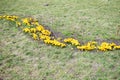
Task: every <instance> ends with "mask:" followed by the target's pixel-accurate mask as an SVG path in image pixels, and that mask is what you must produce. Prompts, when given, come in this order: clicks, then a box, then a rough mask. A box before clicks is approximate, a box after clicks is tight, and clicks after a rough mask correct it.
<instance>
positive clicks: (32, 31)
mask: <svg viewBox="0 0 120 80" xmlns="http://www.w3.org/2000/svg"><path fill="white" fill-rule="evenodd" d="M0 19H5V20H8V21H12V22H15V23H16V25H17V26H18V27H20V28H21V29H22V31H23V32H25V33H28V34H29V35H31V36H32V38H33V39H34V40H42V41H43V42H44V43H45V44H50V45H54V46H59V47H66V46H67V43H70V44H71V45H74V46H75V47H77V49H79V50H82V51H92V50H100V51H111V50H120V45H116V44H115V43H107V42H102V43H101V44H100V45H98V44H97V42H95V41H90V42H88V43H86V44H84V45H81V44H80V42H79V41H78V40H76V39H74V38H65V39H58V38H57V39H56V38H54V36H52V34H51V31H49V30H47V29H45V27H44V26H42V25H40V24H39V23H38V21H37V20H36V19H33V18H22V19H21V18H20V17H18V16H14V15H12V16H9V15H3V16H0Z"/></svg>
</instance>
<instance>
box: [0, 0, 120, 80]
mask: <svg viewBox="0 0 120 80" xmlns="http://www.w3.org/2000/svg"><path fill="white" fill-rule="evenodd" d="M119 4H120V0H0V15H4V14H6V15H18V16H20V17H33V18H36V19H37V20H38V21H39V23H41V24H43V25H46V26H48V27H49V28H50V29H51V30H53V31H55V32H59V33H61V34H62V36H65V37H75V38H77V39H78V40H79V41H80V42H87V41H93V40H96V41H104V40H105V41H108V42H109V41H113V42H116V43H117V44H119V45H120V30H119V34H118V35H117V34H116V32H117V30H118V25H120V18H119V17H120V5H119ZM119 57H120V50H116V51H107V52H101V51H97V52H94V51H91V52H90V51H79V50H73V48H72V46H68V47H67V48H58V47H55V46H48V45H46V44H43V43H41V42H39V41H34V40H32V39H31V37H30V36H29V35H26V34H24V33H23V32H22V31H21V30H20V29H18V28H17V27H16V25H14V24H12V23H10V22H9V21H4V20H0V80H1V79H3V80H120V76H119V75H120V58H119Z"/></svg>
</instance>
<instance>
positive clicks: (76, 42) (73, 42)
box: [64, 38, 80, 46]
mask: <svg viewBox="0 0 120 80" xmlns="http://www.w3.org/2000/svg"><path fill="white" fill-rule="evenodd" d="M64 42H66V43H71V44H72V45H75V46H78V45H80V43H79V41H78V40H76V39H74V38H66V39H64Z"/></svg>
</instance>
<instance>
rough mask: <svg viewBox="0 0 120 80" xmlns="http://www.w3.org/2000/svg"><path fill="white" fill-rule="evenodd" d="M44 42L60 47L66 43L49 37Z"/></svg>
mask: <svg viewBox="0 0 120 80" xmlns="http://www.w3.org/2000/svg"><path fill="white" fill-rule="evenodd" d="M44 43H46V44H52V45H55V46H60V47H66V44H64V43H61V42H59V41H58V40H55V39H54V40H50V39H46V40H44Z"/></svg>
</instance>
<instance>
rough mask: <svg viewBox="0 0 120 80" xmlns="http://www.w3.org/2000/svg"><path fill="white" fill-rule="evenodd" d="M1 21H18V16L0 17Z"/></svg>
mask: <svg viewBox="0 0 120 80" xmlns="http://www.w3.org/2000/svg"><path fill="white" fill-rule="evenodd" d="M0 19H6V20H9V21H16V19H18V16H8V15H4V16H0Z"/></svg>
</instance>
